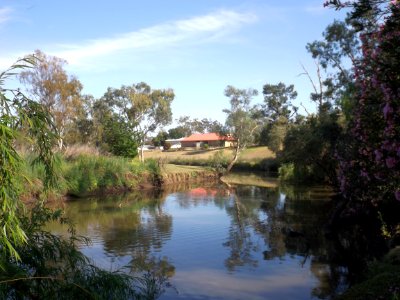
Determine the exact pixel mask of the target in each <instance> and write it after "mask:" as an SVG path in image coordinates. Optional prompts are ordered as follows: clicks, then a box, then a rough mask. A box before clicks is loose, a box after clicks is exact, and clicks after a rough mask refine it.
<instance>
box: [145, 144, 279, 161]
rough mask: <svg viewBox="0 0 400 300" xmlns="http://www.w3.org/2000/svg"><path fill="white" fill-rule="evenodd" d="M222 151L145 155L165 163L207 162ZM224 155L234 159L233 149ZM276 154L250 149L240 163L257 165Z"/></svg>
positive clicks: (244, 153)
mask: <svg viewBox="0 0 400 300" xmlns="http://www.w3.org/2000/svg"><path fill="white" fill-rule="evenodd" d="M220 150H221V149H211V150H179V151H161V150H152V151H146V152H145V154H144V157H145V158H154V159H161V160H163V161H164V162H166V163H167V162H170V161H176V160H184V161H186V160H192V161H195V160H207V159H209V158H210V157H212V156H213V155H214V154H215V153H216V152H217V151H220ZM222 151H223V154H224V156H225V157H227V158H232V157H233V153H234V150H233V149H230V148H229V149H228V148H226V149H223V150H222ZM274 157H275V154H274V153H273V152H272V151H271V150H269V149H268V148H267V147H265V146H261V147H250V148H247V149H245V150H244V151H243V152H242V153H241V154H240V156H239V160H238V161H239V162H246V163H257V162H260V161H261V160H263V159H266V158H274Z"/></svg>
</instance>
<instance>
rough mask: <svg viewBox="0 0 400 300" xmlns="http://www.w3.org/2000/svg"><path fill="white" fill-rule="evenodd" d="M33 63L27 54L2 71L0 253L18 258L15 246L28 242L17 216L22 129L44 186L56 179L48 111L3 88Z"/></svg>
mask: <svg viewBox="0 0 400 300" xmlns="http://www.w3.org/2000/svg"><path fill="white" fill-rule="evenodd" d="M34 64H35V57H33V56H31V57H27V58H24V59H21V60H19V61H18V62H17V63H16V64H15V65H13V66H12V67H11V68H10V69H8V70H6V71H5V72H2V73H0V153H1V154H0V228H2V230H0V253H1V254H2V255H3V256H11V257H13V258H15V259H17V260H18V259H20V254H19V253H18V251H17V250H16V248H17V247H19V246H21V245H23V244H25V243H26V241H27V236H26V234H25V232H24V230H23V229H22V228H21V224H20V218H19V215H18V212H20V211H21V210H22V209H23V205H22V203H21V202H20V201H19V194H20V190H19V184H18V182H17V178H18V177H17V174H18V173H19V170H20V166H21V158H20V156H19V155H18V153H17V152H16V149H15V148H14V142H15V140H16V138H17V136H18V135H19V129H20V128H24V129H25V134H26V136H25V141H26V142H30V144H31V145H32V147H33V148H34V149H35V150H36V153H37V156H36V158H35V160H34V163H39V162H41V163H43V166H44V169H45V172H46V173H45V174H46V175H45V178H44V179H45V180H44V185H45V186H46V187H47V186H49V185H50V184H51V183H52V182H54V179H55V174H54V171H53V166H54V159H53V158H54V156H53V153H52V151H51V149H52V147H53V146H54V143H55V140H56V138H57V135H56V134H55V130H54V124H53V123H52V121H51V117H50V115H49V113H48V111H47V110H46V108H45V107H43V106H41V105H40V104H38V103H36V102H34V101H32V100H30V99H28V98H27V97H25V95H23V94H22V93H21V92H20V91H19V90H8V89H5V88H3V85H4V84H5V80H7V79H8V78H10V77H12V76H14V75H16V74H17V73H16V72H17V71H18V69H21V68H29V67H32V66H33V65H34ZM1 263H2V262H0V268H1V267H2V264H1Z"/></svg>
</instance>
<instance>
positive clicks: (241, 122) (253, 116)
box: [223, 85, 261, 172]
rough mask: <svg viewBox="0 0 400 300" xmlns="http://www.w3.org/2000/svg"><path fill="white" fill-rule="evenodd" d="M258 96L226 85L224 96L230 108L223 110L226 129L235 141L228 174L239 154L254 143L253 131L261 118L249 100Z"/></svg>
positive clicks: (248, 90)
mask: <svg viewBox="0 0 400 300" xmlns="http://www.w3.org/2000/svg"><path fill="white" fill-rule="evenodd" d="M257 95H258V91H257V90H255V89H247V90H246V89H237V88H235V87H233V86H231V85H228V86H227V87H226V89H225V96H227V97H229V98H230V100H229V101H230V108H229V109H224V110H223V112H225V113H226V114H227V118H226V129H227V131H228V132H229V133H230V134H231V135H232V137H233V138H235V140H236V147H235V153H234V156H233V158H232V160H231V162H230V163H229V165H228V167H227V172H229V171H230V170H231V169H232V167H233V165H234V164H235V162H236V161H237V159H238V157H239V154H240V152H241V151H242V150H243V149H245V148H246V147H247V146H248V145H249V144H251V143H253V142H254V137H255V131H256V130H257V129H258V128H260V119H261V116H260V114H259V111H258V110H257V109H256V107H254V106H251V100H252V98H253V97H254V96H257Z"/></svg>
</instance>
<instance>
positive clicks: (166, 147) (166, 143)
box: [164, 142, 172, 150]
mask: <svg viewBox="0 0 400 300" xmlns="http://www.w3.org/2000/svg"><path fill="white" fill-rule="evenodd" d="M171 146H172V145H171V143H168V142H165V143H164V150H169V149H171Z"/></svg>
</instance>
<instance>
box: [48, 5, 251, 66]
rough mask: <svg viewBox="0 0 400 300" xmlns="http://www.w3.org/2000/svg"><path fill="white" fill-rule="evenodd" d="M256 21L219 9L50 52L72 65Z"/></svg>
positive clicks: (218, 32) (211, 35) (206, 35)
mask: <svg viewBox="0 0 400 300" xmlns="http://www.w3.org/2000/svg"><path fill="white" fill-rule="evenodd" d="M255 21H257V16H256V15H254V14H252V13H238V12H235V11H230V10H222V11H218V12H215V13H211V14H208V15H204V16H198V17H193V18H190V19H186V20H179V21H174V22H168V23H164V24H160V25H155V26H152V27H148V28H144V29H141V30H138V31H134V32H128V33H124V34H120V35H117V36H114V37H110V38H101V39H96V40H89V41H86V42H83V43H82V44H75V45H58V50H57V51H54V52H53V53H51V54H53V55H56V56H58V57H62V58H64V59H66V60H67V61H68V62H69V63H70V64H71V65H75V66H77V65H84V64H85V63H87V60H91V59H92V58H96V57H104V56H109V55H113V54H116V53H117V52H120V51H124V50H134V49H137V50H138V49H149V48H150V49H162V48H164V47H168V46H177V45H183V44H185V43H201V42H207V41H210V39H213V38H215V37H218V38H221V37H223V36H226V35H227V34H228V33H230V32H231V31H232V30H235V29H238V28H240V27H242V26H243V25H245V24H248V23H253V22H255Z"/></svg>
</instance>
